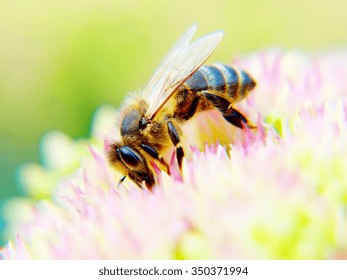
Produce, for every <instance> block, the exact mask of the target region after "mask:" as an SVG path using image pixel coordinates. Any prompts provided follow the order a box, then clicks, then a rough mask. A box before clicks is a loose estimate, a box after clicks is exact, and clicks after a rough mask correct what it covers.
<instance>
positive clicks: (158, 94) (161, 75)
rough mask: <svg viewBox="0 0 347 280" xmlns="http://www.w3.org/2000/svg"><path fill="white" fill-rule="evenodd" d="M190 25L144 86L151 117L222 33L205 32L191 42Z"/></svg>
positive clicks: (194, 27) (209, 53)
mask: <svg viewBox="0 0 347 280" xmlns="http://www.w3.org/2000/svg"><path fill="white" fill-rule="evenodd" d="M196 28H197V27H196V25H194V26H192V27H191V28H189V29H188V30H187V32H186V33H185V34H184V35H183V36H182V37H181V38H180V39H179V40H178V41H177V43H176V44H175V45H174V47H173V48H172V49H171V50H170V51H169V53H168V55H167V56H166V57H165V59H164V60H163V62H162V63H161V64H160V66H159V68H158V69H157V71H156V72H155V73H154V75H153V76H152V78H151V79H150V81H149V83H148V85H147V86H146V88H145V90H144V96H145V98H146V100H148V102H149V108H148V111H147V115H146V116H147V117H148V118H149V119H153V118H154V117H155V115H156V114H157V113H158V112H159V110H160V109H161V108H162V107H163V106H164V105H165V103H166V102H167V101H168V100H169V99H170V97H171V96H172V94H173V93H174V92H175V91H176V90H177V89H178V88H179V87H180V86H181V85H182V84H183V83H184V82H185V81H186V80H187V79H188V78H189V77H190V76H191V75H193V74H194V72H195V71H196V70H198V69H199V67H200V66H201V65H202V64H203V63H204V62H205V61H206V60H207V58H208V57H209V56H210V55H211V54H212V52H213V51H214V50H215V48H216V47H217V45H218V43H219V42H220V41H221V39H222V37H223V33H222V32H215V33H212V34H209V35H206V36H204V37H202V38H200V39H198V40H197V41H195V42H193V43H192V44H190V41H191V39H192V37H193V35H194V33H195V31H196Z"/></svg>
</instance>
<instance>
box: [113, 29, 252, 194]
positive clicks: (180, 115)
mask: <svg viewBox="0 0 347 280" xmlns="http://www.w3.org/2000/svg"><path fill="white" fill-rule="evenodd" d="M195 31H196V26H192V27H191V28H190V29H188V31H187V32H186V33H185V34H184V35H183V36H182V37H181V38H180V39H179V40H178V41H177V43H176V44H175V45H174V47H173V48H172V49H171V50H170V51H169V53H168V54H167V56H166V57H165V59H164V60H163V61H162V63H161V65H160V66H159V68H158V69H157V70H156V72H155V73H154V75H153V76H152V78H151V79H150V81H149V83H148V85H147V86H146V88H145V90H144V91H143V92H142V94H141V95H140V96H136V97H133V98H132V99H130V101H128V102H127V103H126V104H125V105H124V106H123V109H122V112H121V123H120V135H121V139H120V140H117V141H115V142H114V143H112V145H111V146H110V149H109V152H108V158H109V162H110V163H111V165H112V166H114V167H115V168H116V169H118V170H119V171H120V172H121V173H122V174H124V177H123V179H124V178H125V177H129V178H130V179H132V180H133V181H134V182H135V183H137V185H139V186H140V187H142V186H143V183H145V185H146V187H147V188H149V189H151V188H152V187H153V186H154V184H155V178H154V170H153V167H152V166H151V164H150V162H151V161H156V162H159V163H160V164H161V165H162V166H165V167H166V168H167V171H168V172H169V166H168V164H167V163H166V162H165V160H164V158H163V154H164V152H165V151H166V150H167V149H169V148H170V147H175V149H176V157H177V162H178V165H179V167H180V168H181V165H182V159H183V157H184V150H183V148H182V146H181V140H180V139H181V136H182V130H181V125H182V124H183V123H184V122H186V121H187V120H189V119H191V118H192V117H193V116H194V115H195V114H196V113H198V112H202V111H206V110H211V109H215V110H218V111H219V112H220V113H221V114H222V115H223V117H224V118H225V119H226V120H227V121H228V122H229V123H231V124H232V125H234V126H236V127H239V128H243V127H244V126H248V127H252V125H251V124H250V123H249V121H248V120H247V118H246V117H245V116H243V115H242V114H241V113H240V112H239V111H238V110H236V109H235V108H234V107H233V104H234V103H236V102H239V101H240V100H242V99H243V98H244V97H245V96H247V94H248V93H249V92H250V91H251V90H252V89H253V88H254V86H255V81H254V80H253V78H252V77H251V76H250V75H249V74H248V73H247V72H245V71H243V70H240V69H236V68H234V67H231V66H228V65H224V64H214V65H210V66H205V65H203V64H204V63H205V61H206V60H207V59H208V57H209V56H210V55H211V54H212V52H213V51H214V50H215V49H216V47H217V45H218V44H219V42H220V41H221V39H222V37H223V33H222V32H220V31H219V32H214V33H211V34H209V35H206V36H204V37H202V38H200V39H198V40H197V41H195V42H193V43H190V42H191V39H192V37H193V35H194V33H195ZM123 179H122V180H121V181H123Z"/></svg>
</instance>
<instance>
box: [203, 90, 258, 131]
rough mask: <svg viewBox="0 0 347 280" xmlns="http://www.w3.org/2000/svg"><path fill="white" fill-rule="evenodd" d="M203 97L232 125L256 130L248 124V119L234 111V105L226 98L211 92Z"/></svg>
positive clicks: (204, 93) (205, 93)
mask: <svg viewBox="0 0 347 280" xmlns="http://www.w3.org/2000/svg"><path fill="white" fill-rule="evenodd" d="M203 95H204V96H205V98H206V99H207V100H208V101H209V102H210V103H211V104H212V105H213V106H214V107H215V108H216V109H218V110H219V112H221V113H222V114H223V117H224V119H226V120H227V121H228V122H230V123H231V124H232V125H234V126H236V127H239V128H244V126H247V127H248V128H255V127H254V126H253V125H251V124H250V123H249V122H248V120H247V118H246V117H245V116H244V115H242V114H241V113H240V112H239V111H237V110H236V109H234V108H233V107H232V104H231V103H230V102H229V101H228V100H226V99H225V98H223V97H220V96H218V95H215V94H211V93H209V92H203Z"/></svg>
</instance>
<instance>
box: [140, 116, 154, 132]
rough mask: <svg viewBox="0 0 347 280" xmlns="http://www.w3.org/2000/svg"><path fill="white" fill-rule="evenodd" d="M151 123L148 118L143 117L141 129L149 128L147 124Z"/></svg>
mask: <svg viewBox="0 0 347 280" xmlns="http://www.w3.org/2000/svg"><path fill="white" fill-rule="evenodd" d="M150 122H151V121H150V120H149V119H148V118H145V117H142V118H141V119H140V122H139V128H140V129H141V130H142V129H145V128H146V127H147V124H149V123H150Z"/></svg>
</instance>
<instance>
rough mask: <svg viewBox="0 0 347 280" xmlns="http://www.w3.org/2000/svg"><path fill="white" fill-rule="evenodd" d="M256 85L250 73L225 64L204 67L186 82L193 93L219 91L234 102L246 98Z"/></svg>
mask: <svg viewBox="0 0 347 280" xmlns="http://www.w3.org/2000/svg"><path fill="white" fill-rule="evenodd" d="M255 84H256V83H255V81H254V80H253V78H252V77H251V76H250V75H249V74H248V73H246V72H245V71H243V70H239V69H236V68H233V67H230V66H228V65H225V64H215V65H211V66H205V65H203V66H201V67H200V68H199V69H198V70H197V71H196V72H195V73H194V74H193V75H192V77H190V78H189V79H188V80H187V81H186V82H185V85H186V86H187V87H188V88H189V89H190V90H191V91H194V92H199V91H208V90H211V91H212V92H216V91H217V92H218V93H219V94H220V95H221V96H223V95H227V96H225V98H227V99H232V101H233V102H238V101H240V100H241V99H242V98H244V97H245V96H246V95H247V94H248V93H249V92H250V91H251V90H252V89H253V88H254V87H255Z"/></svg>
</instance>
